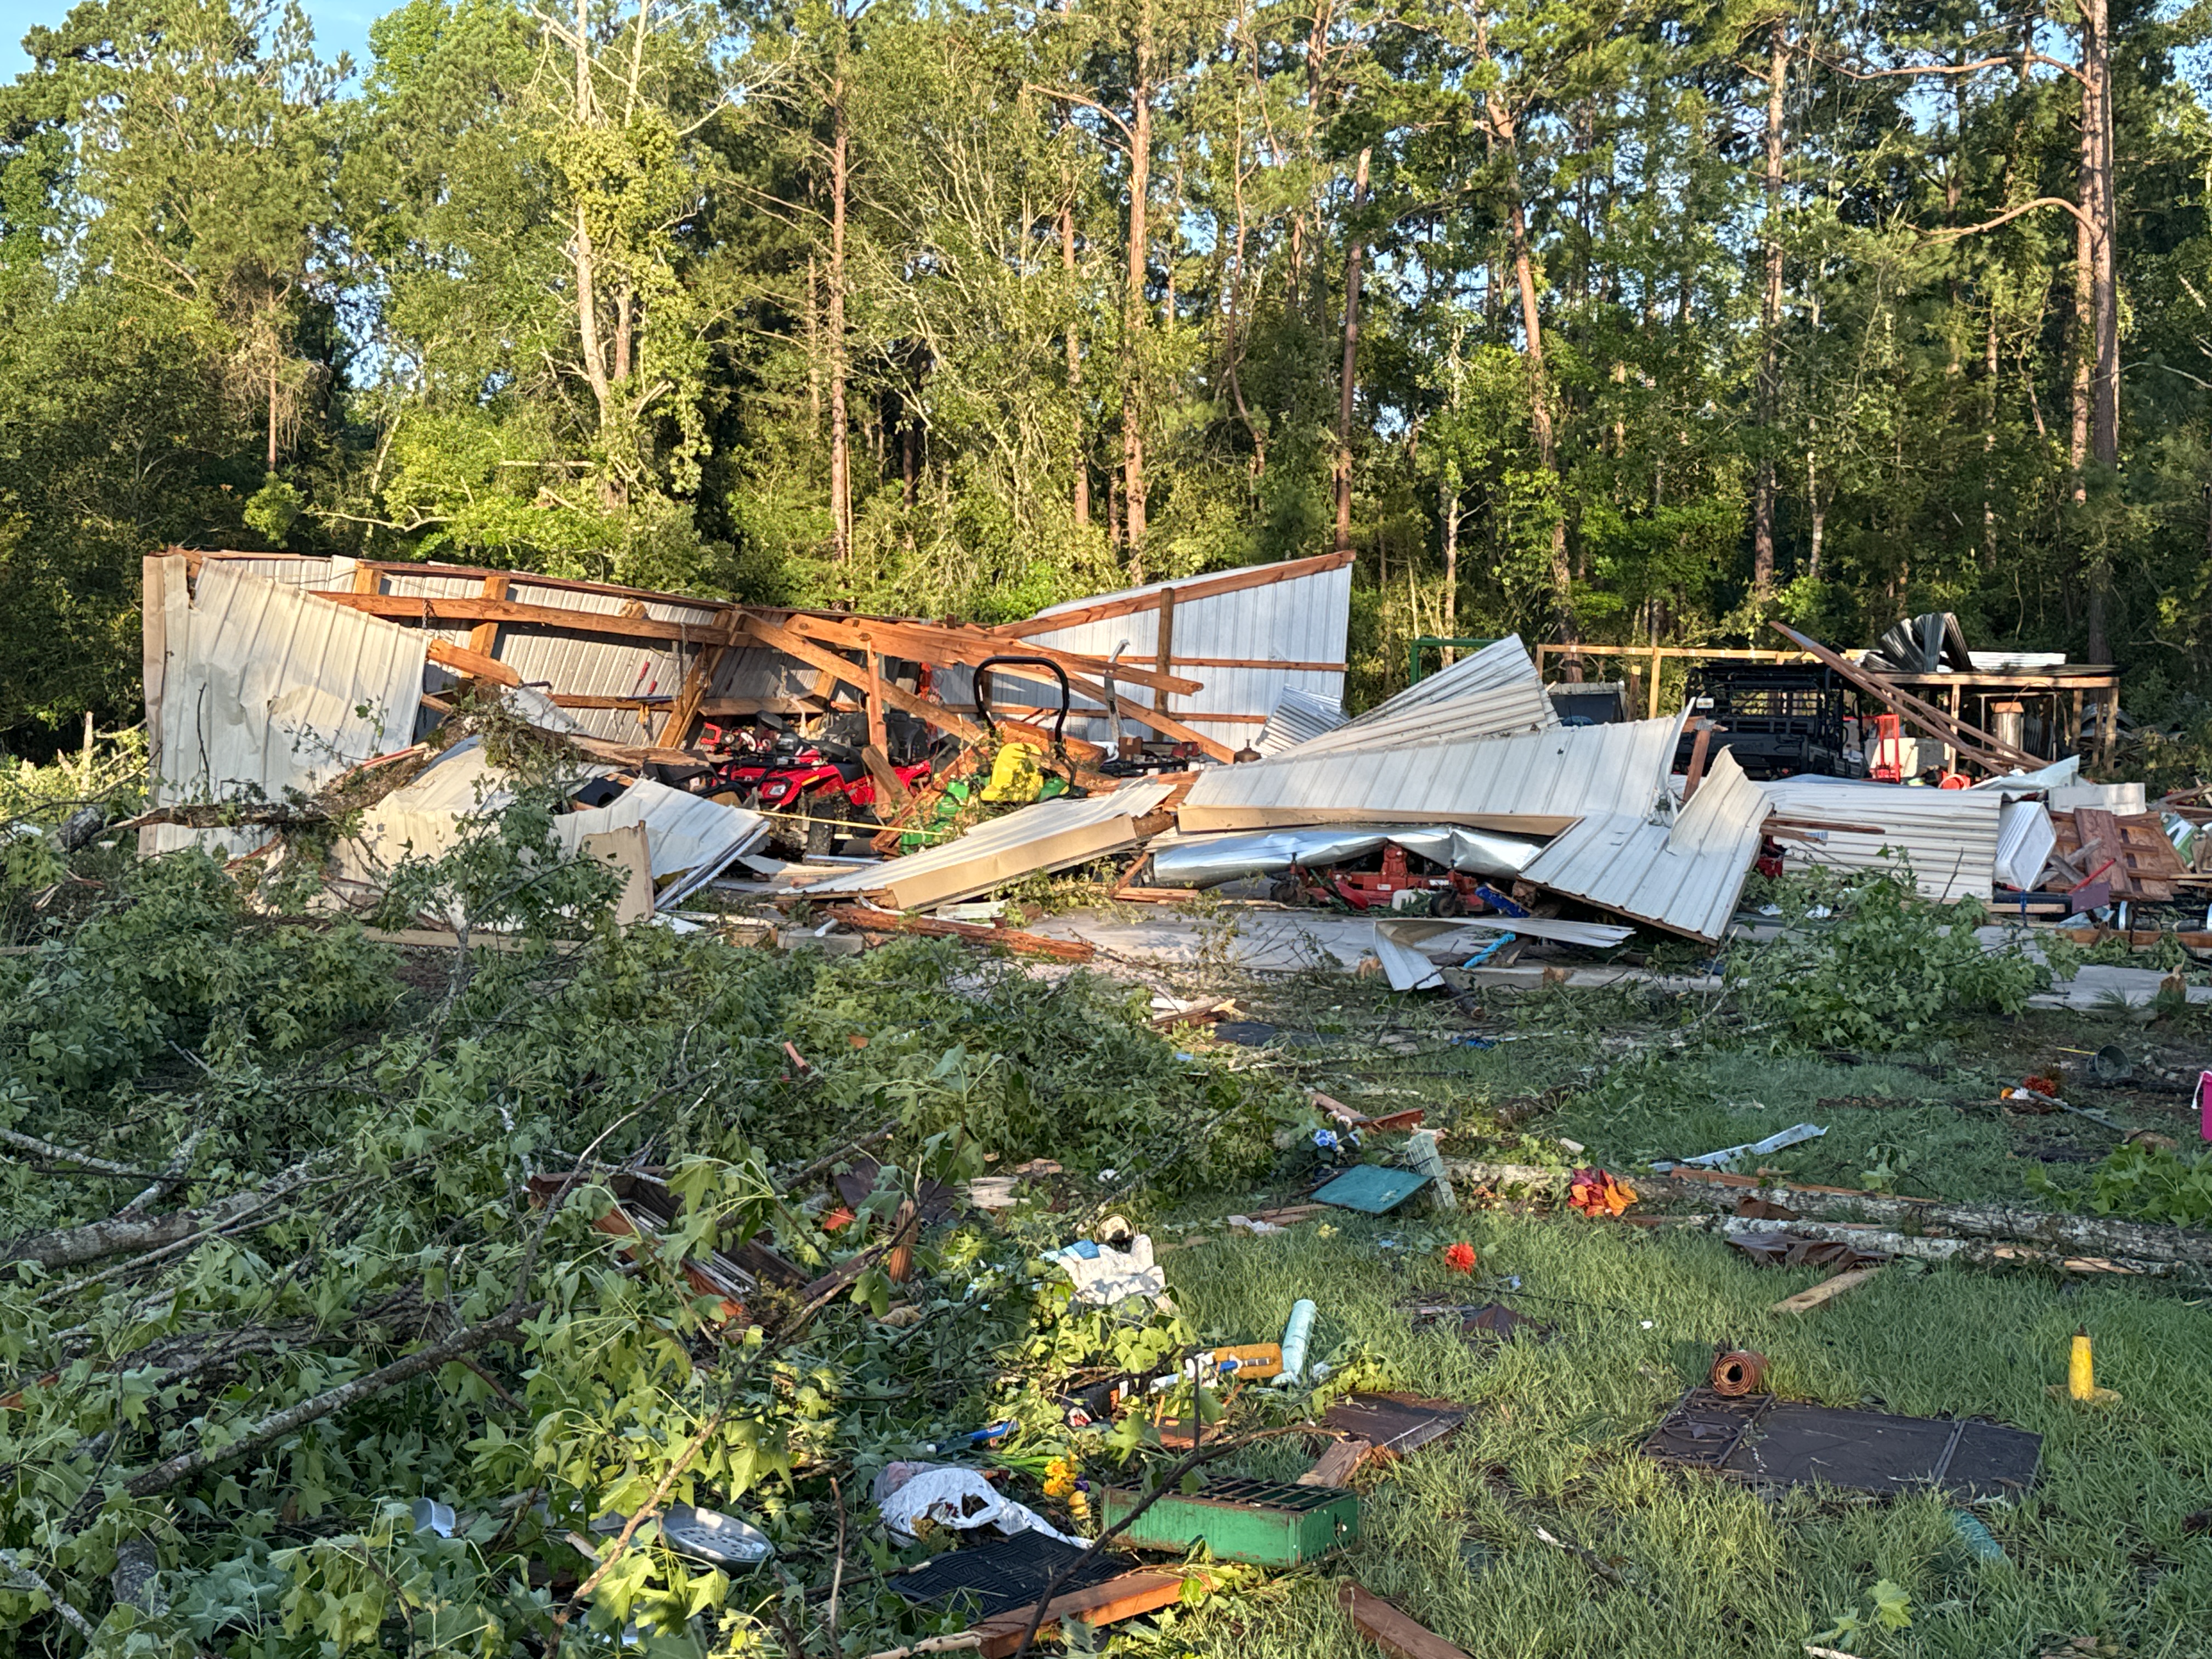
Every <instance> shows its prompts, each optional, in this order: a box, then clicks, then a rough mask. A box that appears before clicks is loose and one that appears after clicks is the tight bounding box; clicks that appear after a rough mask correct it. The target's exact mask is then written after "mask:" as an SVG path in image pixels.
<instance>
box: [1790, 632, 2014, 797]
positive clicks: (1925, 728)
mask: <svg viewBox="0 0 2212 1659" xmlns="http://www.w3.org/2000/svg"><path fill="white" fill-rule="evenodd" d="M1773 628H1774V630H1775V632H1777V633H1778V634H1780V635H1783V636H1784V637H1785V638H1786V639H1788V640H1789V641H1790V643H1791V644H1793V645H1795V646H1796V647H1798V648H1799V649H1800V650H1802V651H1806V652H1808V653H1811V654H1812V655H1813V656H1814V658H1816V659H1819V660H1820V662H1823V663H1825V664H1826V665H1828V666H1829V667H1830V668H1832V669H1833V670H1835V671H1836V672H1837V673H1838V674H1841V675H1842V676H1843V677H1844V678H1845V679H1847V680H1849V681H1850V683H1851V684H1853V685H1855V686H1857V687H1858V689H1859V690H1862V691H1863V692H1865V693H1866V694H1867V696H1870V697H1872V698H1874V699H1875V701H1876V702H1883V703H1887V704H1888V705H1889V707H1890V708H1893V709H1895V710H1896V711H1897V712H1898V714H1901V715H1903V716H1904V717H1905V720H1909V721H1911V723H1912V725H1913V726H1916V727H1917V728H1918V729H1919V730H1920V731H1922V732H1926V733H1927V734H1928V735H1929V737H1931V738H1935V739H1936V742H1938V743H1940V744H1946V745H1948V747H1950V748H1953V749H1955V750H1958V751H1959V752H1960V754H1962V755H1966V756H1968V757H1971V758H1972V759H1973V760H1974V761H1975V762H1976V763H1978V765H1980V766H1982V767H1984V769H1987V770H1988V771H1990V773H1992V774H1997V775H2002V774H2003V773H2006V772H2009V771H2011V770H2013V769H2015V768H2018V769H2021V770H2022V771H2027V772H2033V771H2034V770H2036V769H2038V768H2039V767H2041V766H2044V765H2045V764H2046V763H2045V761H2043V760H2042V759H2041V758H2039V757H2037V756H2034V755H2030V754H2027V752H2025V751H2024V750H2018V749H2015V748H2014V747H2013V746H2012V745H2011V744H2008V743H2004V742H2002V741H2001V740H1999V739H1998V738H1994V737H1991V736H1990V734H1989V733H1988V732H1984V731H1983V730H1982V729H1981V728H1980V727H1979V726H1968V725H1967V724H1966V722H1965V721H1963V720H1954V718H1953V717H1952V716H1950V715H1949V714H1945V713H1944V712H1943V710H1942V709H1941V708H1937V707H1936V705H1935V704H1934V703H1931V702H1922V701H1921V700H1920V699H1919V698H1918V697H1916V696H1913V695H1912V694H1911V692H1909V691H1906V690H1903V689H1902V688H1900V687H1899V686H1896V685H1893V684H1891V683H1890V681H1889V679H1888V678H1887V677H1886V676H1884V675H1882V674H1881V673H1879V672H1877V671H1875V670H1874V669H1871V668H1869V667H1867V666H1865V665H1863V664H1861V663H1855V662H1853V661H1851V660H1850V659H1849V658H1847V657H1844V656H1843V655H1841V654H1839V653H1837V652H1834V651H1831V650H1830V649H1829V648H1828V647H1826V646H1825V645H1823V644H1821V643H1820V641H1818V640H1816V639H1814V638H1812V637H1811V636H1810V635H1805V634H1801V633H1799V632H1798V631H1797V630H1796V629H1794V628H1792V627H1790V626H1789V624H1787V623H1774V624H1773Z"/></svg>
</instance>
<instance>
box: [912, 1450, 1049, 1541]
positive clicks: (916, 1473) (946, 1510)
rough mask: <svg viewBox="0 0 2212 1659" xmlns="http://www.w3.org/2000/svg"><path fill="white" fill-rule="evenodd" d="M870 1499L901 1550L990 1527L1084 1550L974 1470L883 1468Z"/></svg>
mask: <svg viewBox="0 0 2212 1659" xmlns="http://www.w3.org/2000/svg"><path fill="white" fill-rule="evenodd" d="M872 1496H873V1497H874V1498H875V1503H876V1507H877V1509H878V1510H881V1511H882V1513H883V1517H884V1526H885V1527H886V1528H889V1529H890V1534H891V1538H892V1541H894V1542H896V1543H899V1544H902V1545H905V1544H911V1543H914V1542H915V1541H916V1540H918V1539H919V1538H920V1537H921V1534H922V1532H924V1531H926V1530H927V1529H929V1528H938V1527H941V1528H945V1529H946V1530H948V1531H952V1532H967V1531H970V1530H972V1529H973V1528H976V1527H983V1526H991V1527H996V1528H998V1529H999V1530H1000V1532H1005V1533H1016V1532H1041V1533H1043V1534H1046V1535H1047V1536H1048V1537H1051V1538H1057V1539H1059V1540H1060V1541H1061V1542H1062V1543H1065V1544H1073V1545H1074V1546H1076V1547H1078V1548H1081V1547H1083V1542H1084V1541H1083V1540H1081V1539H1079V1538H1070V1537H1069V1536H1068V1535H1067V1534H1066V1533H1064V1532H1061V1531H1060V1530H1059V1529H1058V1528H1055V1527H1054V1526H1053V1525H1052V1523H1051V1522H1048V1521H1047V1520H1046V1519H1045V1518H1044V1517H1043V1516H1041V1515H1039V1514H1038V1513H1037V1512H1036V1510H1032V1509H1030V1508H1029V1507H1028V1506H1027V1505H1025V1504H1017V1503H1015V1502H1014V1501H1013V1500H1012V1498H1006V1497H1004V1496H1002V1495H1001V1494H1000V1492H999V1490H998V1489H997V1488H996V1487H995V1486H992V1484H991V1483H990V1482H989V1481H987V1480H985V1479H984V1478H983V1477H982V1476H981V1474H977V1473H976V1472H975V1470H974V1469H963V1468H955V1467H954V1466H952V1465H951V1464H948V1463H887V1464H885V1465H884V1468H883V1470H882V1472H881V1473H880V1474H878V1475H877V1476H876V1482H875V1487H874V1491H873V1493H872Z"/></svg>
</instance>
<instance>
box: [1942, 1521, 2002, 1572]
mask: <svg viewBox="0 0 2212 1659" xmlns="http://www.w3.org/2000/svg"><path fill="white" fill-rule="evenodd" d="M1951 1530H1952V1531H1954V1532H1955V1533H1957V1534H1959V1541H1960V1543H1962V1544H1964V1545H1965V1546H1966V1553H1967V1554H1969V1555H1971V1556H1972V1557H1973V1558H1974V1559H1975V1560H1977V1561H1984V1562H1988V1563H1990V1565H1996V1563H1997V1562H2000V1561H2002V1560H2004V1559H2006V1557H2005V1553H2004V1546H2003V1545H2002V1544H2000V1543H1998V1542H1997V1541H1996V1536H1995V1534H1992V1533H1991V1532H1990V1529H1989V1528H1987V1527H1985V1526H1984V1525H1983V1524H1982V1522H1981V1517H1980V1516H1977V1515H1975V1514H1974V1513H1973V1512H1972V1511H1971V1510H1952V1511H1951Z"/></svg>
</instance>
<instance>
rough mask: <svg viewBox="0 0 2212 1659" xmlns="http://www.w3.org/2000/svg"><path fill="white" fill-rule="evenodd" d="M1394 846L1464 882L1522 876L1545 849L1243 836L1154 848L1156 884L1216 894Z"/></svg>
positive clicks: (1485, 835) (1421, 840)
mask: <svg viewBox="0 0 2212 1659" xmlns="http://www.w3.org/2000/svg"><path fill="white" fill-rule="evenodd" d="M1392 844H1395V845H1396V846H1399V847H1402V848H1405V849H1406V850H1407V852H1409V853H1416V854H1419V855H1420V856H1421V857H1423V858H1425V859H1427V860H1430V861H1431V863H1435V864H1441V865H1443V866H1445V867H1446V868H1448V869H1452V870H1456V871H1458V872H1460V873H1462V875H1469V876H1492V877H1496V878H1499V879H1503V880H1510V879H1511V878H1513V877H1515V876H1517V875H1519V874H1520V873H1521V872H1522V870H1523V869H1525V868H1526V867H1527V866H1528V865H1529V864H1530V863H1531V862H1533V861H1534V859H1535V856H1536V854H1539V853H1541V852H1542V851H1543V850H1544V843H1543V842H1540V841H1531V840H1529V839H1528V837H1526V836H1501V835H1498V834H1496V833H1495V832H1493V831H1492V830H1487V829H1466V828H1464V827H1462V825H1459V824H1455V823H1419V824H1404V825H1393V826H1377V827H1375V828H1370V827H1368V826H1366V825H1364V824H1361V825H1354V826H1352V827H1349V828H1342V829H1337V828H1331V829H1266V830H1242V831H1236V832H1232V833H1231V834H1227V835H1219V836H1205V837H1203V838H1202V839H1201V838H1195V837H1194V838H1188V839H1178V840H1176V841H1175V842H1170V843H1169V844H1167V845H1159V844H1155V845H1154V847H1153V849H1152V881H1153V883H1154V884H1156V885H1158V886H1161V887H1218V886H1219V885H1220V884H1222V883H1223V882H1225V881H1234V880H1236V879H1237V878H1238V877H1239V876H1255V875H1256V876H1272V875H1276V874H1279V873H1280V872H1283V871H1285V870H1287V869H1289V868H1290V867H1291V866H1292V865H1293V864H1297V865H1303V866H1305V867H1306V868H1308V869H1320V868H1322V867H1324V866H1328V865H1332V864H1342V863H1344V862H1345V861H1346V860H1349V859H1356V858H1358V857H1360V856H1362V855H1363V854H1368V853H1371V852H1373V851H1374V850H1375V849H1376V848H1378V847H1383V846H1386V845H1392Z"/></svg>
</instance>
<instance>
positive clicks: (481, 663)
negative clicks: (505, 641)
mask: <svg viewBox="0 0 2212 1659" xmlns="http://www.w3.org/2000/svg"><path fill="white" fill-rule="evenodd" d="M422 654H423V655H424V656H426V657H428V659H430V660H431V661H432V662H434V663H436V664H437V665H438V666H440V667H441V668H450V669H452V670H453V672H455V673H456V674H465V675H468V676H470V677H471V678H476V679H480V680H489V681H490V682H491V683H492V684H494V685H520V684H522V676H521V675H520V674H518V673H516V672H515V671H513V669H512V668H509V667H508V666H507V665H506V664H505V663H503V662H501V661H500V659H498V658H496V657H487V656H485V655H484V654H483V653H482V652H481V651H471V650H470V649H469V648H468V647H466V646H464V645H448V644H447V643H446V641H443V640H428V641H424V643H423V646H422Z"/></svg>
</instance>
